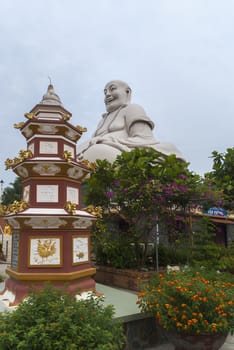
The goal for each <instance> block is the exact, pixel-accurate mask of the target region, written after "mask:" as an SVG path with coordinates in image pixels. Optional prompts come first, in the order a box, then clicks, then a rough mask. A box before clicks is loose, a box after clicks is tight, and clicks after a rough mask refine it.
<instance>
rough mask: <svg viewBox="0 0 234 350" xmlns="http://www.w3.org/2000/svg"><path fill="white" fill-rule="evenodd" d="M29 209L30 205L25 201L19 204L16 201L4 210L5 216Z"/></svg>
mask: <svg viewBox="0 0 234 350" xmlns="http://www.w3.org/2000/svg"><path fill="white" fill-rule="evenodd" d="M27 208H28V204H27V203H26V202H24V201H21V202H18V201H14V202H13V203H11V204H9V205H8V206H6V207H5V208H4V210H5V214H17V213H19V212H21V211H24V210H25V209H27Z"/></svg>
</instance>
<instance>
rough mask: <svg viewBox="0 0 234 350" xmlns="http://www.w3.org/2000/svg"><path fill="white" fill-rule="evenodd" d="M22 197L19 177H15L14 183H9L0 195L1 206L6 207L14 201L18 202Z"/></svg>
mask: <svg viewBox="0 0 234 350" xmlns="http://www.w3.org/2000/svg"><path fill="white" fill-rule="evenodd" d="M21 196H22V183H21V179H20V178H19V177H16V179H15V181H14V182H12V183H10V186H8V187H6V188H5V189H4V191H3V195H2V204H3V205H8V204H11V203H13V202H14V201H20V200H21Z"/></svg>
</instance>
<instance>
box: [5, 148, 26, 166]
mask: <svg viewBox="0 0 234 350" xmlns="http://www.w3.org/2000/svg"><path fill="white" fill-rule="evenodd" d="M32 156H33V154H32V152H31V151H30V150H23V149H21V150H20V151H19V157H15V158H14V159H10V158H7V159H6V161H5V167H6V170H7V169H10V168H12V167H13V166H14V165H16V164H18V163H21V162H23V161H24V160H25V159H27V158H32Z"/></svg>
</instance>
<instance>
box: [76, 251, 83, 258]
mask: <svg viewBox="0 0 234 350" xmlns="http://www.w3.org/2000/svg"><path fill="white" fill-rule="evenodd" d="M76 256H77V258H78V259H82V258H83V257H84V253H83V252H80V253H78V254H76Z"/></svg>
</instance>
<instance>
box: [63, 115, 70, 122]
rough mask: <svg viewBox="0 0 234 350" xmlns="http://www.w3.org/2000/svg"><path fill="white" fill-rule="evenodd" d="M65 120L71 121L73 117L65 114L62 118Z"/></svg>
mask: <svg viewBox="0 0 234 350" xmlns="http://www.w3.org/2000/svg"><path fill="white" fill-rule="evenodd" d="M62 118H63V120H65V121H66V120H69V119H70V118H71V115H70V114H63V116H62Z"/></svg>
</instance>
